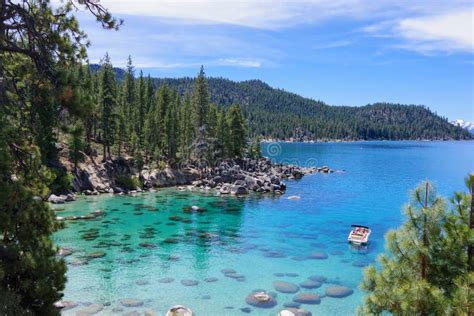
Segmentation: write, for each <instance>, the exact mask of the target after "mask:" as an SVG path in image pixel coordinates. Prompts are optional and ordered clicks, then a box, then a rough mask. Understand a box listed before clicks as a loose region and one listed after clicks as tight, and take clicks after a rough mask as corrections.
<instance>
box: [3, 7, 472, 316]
mask: <svg viewBox="0 0 474 316" xmlns="http://www.w3.org/2000/svg"><path fill="white" fill-rule="evenodd" d="M79 10H81V11H82V12H84V14H90V15H92V17H93V18H95V20H96V21H97V22H98V24H100V25H101V26H102V27H103V28H104V29H108V30H118V29H119V28H120V26H121V24H122V22H123V21H121V20H117V19H116V18H114V17H113V16H112V14H111V13H110V12H109V11H108V10H107V8H105V7H104V6H102V4H101V3H100V2H99V1H96V0H80V1H79V0H66V1H64V2H60V3H55V4H54V7H53V5H52V4H51V3H50V1H28V0H23V1H5V0H0V60H1V61H2V62H0V218H1V219H2V220H1V221H0V293H1V295H0V314H1V315H59V314H60V310H59V308H61V307H65V306H64V304H61V303H58V302H60V301H61V299H62V298H63V295H64V289H65V286H66V272H67V266H66V262H65V261H64V260H63V259H62V258H61V257H60V256H58V248H57V246H56V245H55V244H54V243H53V240H52V234H53V233H54V232H55V231H57V230H58V229H60V228H61V227H62V223H58V222H57V221H55V213H54V211H53V210H52V209H51V208H50V207H49V205H48V204H47V203H46V202H45V201H44V200H45V198H46V197H48V196H49V198H50V199H54V197H53V198H51V195H50V194H51V193H54V194H65V196H66V199H69V200H71V199H74V196H73V195H71V196H68V195H67V194H70V190H71V189H72V188H74V186H76V188H75V189H77V190H79V191H82V190H87V189H86V188H87V187H89V188H92V189H93V191H92V190H91V194H95V192H99V191H103V192H111V190H112V192H114V189H115V191H117V193H118V194H125V192H130V191H133V189H136V188H137V187H139V186H144V187H145V188H149V187H153V186H158V185H159V184H160V181H162V180H163V181H164V182H166V181H169V179H175V180H173V181H175V182H176V183H177V180H176V179H177V178H179V176H176V175H174V174H173V172H174V171H173V170H179V172H183V173H184V172H186V174H188V175H194V176H195V177H196V178H195V179H193V178H192V177H194V176H190V178H189V179H186V178H185V179H184V180H183V182H187V181H191V183H193V182H192V181H198V180H199V182H196V184H195V186H197V187H202V188H205V187H210V188H211V187H212V186H215V187H214V188H217V187H218V186H219V185H220V187H219V192H220V193H221V194H222V193H223V194H232V193H234V194H236V195H239V194H245V193H246V191H247V192H248V191H249V190H250V189H251V190H252V191H256V192H258V191H261V192H273V193H274V194H281V193H283V191H284V189H285V187H286V186H285V184H284V183H282V179H286V178H299V177H301V176H303V175H304V173H305V171H304V170H303V169H301V167H297V166H289V165H277V164H272V163H271V161H270V160H268V159H264V158H262V155H261V152H260V137H264V138H268V137H270V136H271V137H275V138H278V139H282V138H290V137H293V138H294V139H339V138H342V139H352V138H367V139H379V138H386V139H393V140H398V139H411V138H414V139H418V138H428V139H438V138H441V139H450V138H453V139H472V138H473V135H471V134H469V133H468V132H467V131H466V130H464V129H462V128H461V127H459V126H454V125H452V124H450V123H449V122H448V121H447V119H446V118H443V117H440V116H439V115H437V114H436V113H434V112H432V111H431V110H429V109H428V108H427V107H426V106H421V105H401V104H389V103H378V104H371V105H367V106H363V107H348V106H328V105H326V104H325V103H323V102H321V101H315V100H311V99H306V98H303V97H301V96H298V95H296V94H291V93H288V92H286V91H284V90H280V89H273V88H271V87H270V86H268V85H267V84H265V83H263V82H261V81H259V80H250V81H246V82H240V83H235V82H232V81H230V80H222V79H218V78H212V79H211V80H209V81H208V80H207V78H206V76H205V73H204V68H203V67H201V70H200V72H199V74H198V76H197V77H196V78H195V79H191V78H184V79H176V80H165V81H162V82H161V83H160V82H159V81H160V80H159V79H153V78H151V77H150V76H147V77H145V76H144V75H143V73H142V72H140V75H139V76H135V69H134V66H133V64H132V61H131V58H129V60H128V64H127V68H126V70H125V71H124V76H123V78H121V79H118V78H117V76H116V72H115V70H114V68H113V65H112V63H111V60H110V57H109V55H108V54H106V55H105V56H104V58H103V60H102V62H101V65H100V69H99V70H98V71H93V70H91V67H90V65H89V64H88V60H87V47H88V46H89V45H90V43H89V41H88V39H87V35H86V34H85V33H84V32H83V31H82V30H81V29H80V27H79V22H78V20H77V19H76V17H75V15H76V14H77V12H78V11H79ZM163 83H165V84H163ZM233 92H235V93H233ZM231 94H232V97H227V96H229V95H231ZM242 162H246V163H242ZM145 166H147V167H148V169H146V168H145ZM211 166H212V168H211ZM315 170H316V171H319V172H328V173H330V172H331V169H330V168H328V167H326V168H322V169H320V170H318V169H312V171H313V172H314V171H315ZM167 173H171V176H169V174H167ZM173 177H174V178H173ZM183 177H185V176H184V175H183ZM469 179H470V180H469V182H470V185H469V187H470V188H471V192H470V194H461V193H460V194H456V195H455V197H454V198H453V201H454V202H455V203H454V206H453V207H452V208H453V209H448V208H446V207H445V203H444V202H443V201H441V202H440V200H439V199H437V198H436V197H435V196H434V193H432V191H431V190H428V189H429V186H428V185H427V186H426V189H425V191H423V188H419V189H417V191H416V192H417V194H416V198H417V199H418V200H419V201H418V202H423V204H422V203H418V204H415V205H412V206H409V207H407V212H406V213H407V222H406V223H405V226H404V227H402V229H401V231H400V234H398V233H390V234H389V235H388V237H387V243H388V246H389V249H390V250H392V252H393V254H394V256H390V257H382V258H381V261H380V263H381V269H382V270H376V268H375V267H374V268H371V269H370V270H367V272H366V278H365V280H364V283H363V287H364V289H365V290H366V291H367V292H368V293H369V295H368V297H367V300H366V302H365V305H366V306H365V309H364V310H366V311H368V312H369V313H370V314H382V313H383V312H386V311H388V312H392V313H394V314H410V315H411V314H420V315H429V314H453V315H470V314H472V306H473V304H472V291H471V292H470V290H471V289H472V287H473V283H474V282H473V280H474V276H473V273H472V266H473V265H472V263H473V257H474V247H473V245H472V240H473V236H472V235H473V231H474V229H473V227H474V224H473V223H474V204H473V203H472V196H474V180H473V178H472V177H471V178H469ZM119 189H120V190H119ZM120 191H121V192H120ZM221 191H222V192H221ZM428 191H429V192H428ZM423 195H424V196H426V198H425V199H424V200H423V198H422V196H423ZM420 197H421V198H420ZM58 198H59V199H60V200H62V196H59V197H58ZM420 205H421V207H420ZM469 210H470V212H469ZM468 212H469V213H468ZM100 214H101V213H100V212H97V213H95V215H100ZM95 215H94V214H92V215H90V216H95ZM420 228H421V229H420ZM94 234H95V233H94ZM420 236H422V237H423V238H421V237H420ZM412 244H414V245H415V247H413V246H412ZM145 245H146V244H145ZM63 255H64V253H63ZM91 256H92V257H93V258H98V257H100V256H103V255H102V254H101V253H100V252H96V253H93V254H92V255H91ZM316 259H317V258H316ZM446 267H448V268H449V269H448V270H446ZM379 271H380V272H379ZM387 276H388V278H387ZM387 289H388V290H387ZM336 294H337V293H336ZM254 296H255V295H254ZM256 298H257V300H259V299H260V298H262V295H258V296H257V297H256ZM267 299H270V298H269V296H268V295H267V296H266V298H265V297H264V300H267ZM318 302H319V297H318ZM314 303H316V302H314ZM385 303H387V304H385ZM123 305H133V303H132V304H128V303H123ZM101 309H102V307H101V306H100V305H98V304H92V305H89V306H87V309H86V311H85V314H93V313H98V312H100V311H101ZM443 311H444V312H443ZM446 311H447V312H446Z"/></svg>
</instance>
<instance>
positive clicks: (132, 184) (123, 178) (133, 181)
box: [114, 174, 140, 190]
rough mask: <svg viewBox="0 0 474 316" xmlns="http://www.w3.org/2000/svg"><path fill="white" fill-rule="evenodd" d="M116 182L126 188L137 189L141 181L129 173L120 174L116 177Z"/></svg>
mask: <svg viewBox="0 0 474 316" xmlns="http://www.w3.org/2000/svg"><path fill="white" fill-rule="evenodd" d="M114 181H115V184H116V185H118V186H119V187H121V188H123V189H125V190H136V189H137V188H138V187H139V185H140V183H139V181H138V179H137V178H136V177H132V176H130V175H128V174H119V175H116V176H115V177H114Z"/></svg>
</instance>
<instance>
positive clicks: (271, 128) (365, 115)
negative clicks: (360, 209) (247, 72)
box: [154, 78, 472, 140]
mask: <svg viewBox="0 0 474 316" xmlns="http://www.w3.org/2000/svg"><path fill="white" fill-rule="evenodd" d="M154 81H155V85H156V86H160V85H162V84H165V83H166V84H167V85H168V86H169V87H171V88H173V89H176V90H177V91H178V92H179V93H180V94H181V95H182V96H183V95H185V94H186V93H191V92H192V91H193V90H194V87H195V82H196V80H195V79H193V78H179V79H171V78H163V79H158V78H157V79H155V80H154ZM207 83H208V87H209V95H210V102H212V103H214V104H219V105H221V106H224V107H226V108H227V107H229V106H231V105H232V104H240V106H241V108H242V112H243V114H244V116H245V119H246V121H247V122H248V126H247V127H248V131H249V136H252V137H253V136H257V135H261V136H263V137H273V138H289V137H294V138H296V139H322V140H324V139H347V140H351V139H370V140H373V139H386V140H389V139H390V140H401V139H472V136H471V135H470V134H469V132H467V131H465V130H463V129H462V128H460V127H457V126H454V125H452V124H450V123H449V122H448V120H447V119H446V118H442V117H440V116H438V115H436V113H433V112H431V111H430V110H429V109H428V108H426V107H425V106H421V105H402V104H392V103H376V104H370V105H366V106H362V107H350V106H329V105H327V104H325V103H324V102H322V101H317V100H313V99H308V98H304V97H301V96H299V95H297V94H294V93H290V92H287V91H285V90H281V89H274V88H272V87H270V86H269V85H267V84H266V83H264V82H262V81H260V80H248V81H241V82H234V81H231V80H227V79H223V78H208V79H207Z"/></svg>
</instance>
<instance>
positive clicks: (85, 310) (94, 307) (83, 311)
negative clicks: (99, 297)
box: [76, 304, 104, 316]
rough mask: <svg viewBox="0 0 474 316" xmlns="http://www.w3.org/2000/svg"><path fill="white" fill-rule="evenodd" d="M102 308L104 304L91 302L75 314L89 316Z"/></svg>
mask: <svg viewBox="0 0 474 316" xmlns="http://www.w3.org/2000/svg"><path fill="white" fill-rule="evenodd" d="M103 309H104V305H102V304H91V305H89V306H85V307H83V308H81V309H80V310H78V311H77V312H76V316H89V315H94V314H97V313H99V312H100V311H101V310H103Z"/></svg>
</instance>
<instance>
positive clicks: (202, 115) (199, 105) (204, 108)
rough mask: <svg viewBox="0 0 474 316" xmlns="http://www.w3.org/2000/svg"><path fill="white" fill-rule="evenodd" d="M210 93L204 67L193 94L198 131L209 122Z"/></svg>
mask: <svg viewBox="0 0 474 316" xmlns="http://www.w3.org/2000/svg"><path fill="white" fill-rule="evenodd" d="M209 105H210V101H209V91H208V87H207V79H206V74H205V72H204V67H203V66H201V70H200V71H199V74H198V76H197V78H196V83H195V84H194V92H193V107H194V115H195V117H194V124H195V128H196V134H197V131H198V130H199V129H200V128H201V127H203V126H205V125H207V123H208V121H207V119H208V117H207V115H208V112H209Z"/></svg>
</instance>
